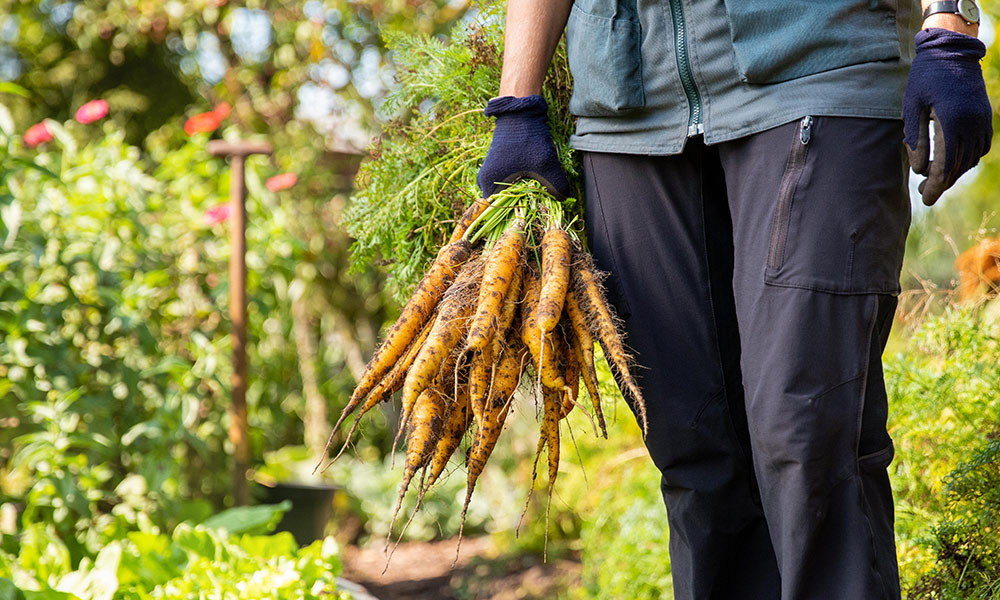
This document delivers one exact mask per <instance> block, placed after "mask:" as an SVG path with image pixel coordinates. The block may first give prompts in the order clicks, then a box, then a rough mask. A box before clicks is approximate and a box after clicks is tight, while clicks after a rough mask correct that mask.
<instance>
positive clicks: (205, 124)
mask: <svg viewBox="0 0 1000 600" xmlns="http://www.w3.org/2000/svg"><path fill="white" fill-rule="evenodd" d="M221 124H222V119H220V118H219V116H218V115H216V114H215V113H214V112H203V113H198V114H196V115H194V116H193V117H191V118H189V119H188V120H187V121H184V133H186V134H188V135H194V134H196V133H207V132H211V131H215V130H216V129H218V128H219V125H221Z"/></svg>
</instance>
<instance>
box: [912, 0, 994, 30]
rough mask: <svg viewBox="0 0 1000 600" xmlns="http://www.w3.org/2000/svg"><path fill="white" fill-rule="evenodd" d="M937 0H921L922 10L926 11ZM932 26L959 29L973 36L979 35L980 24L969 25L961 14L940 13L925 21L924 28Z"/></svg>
mask: <svg viewBox="0 0 1000 600" xmlns="http://www.w3.org/2000/svg"><path fill="white" fill-rule="evenodd" d="M935 1H936V0H920V10H921V11H925V10H927V7H928V6H930V5H931V4H932V3H934V2H935ZM931 27H939V28H941V29H948V30H950V31H957V32H958V33H964V34H965V35H971V36H972V37H979V25H978V24H977V23H973V24H972V25H969V24H968V23H966V22H965V19H963V18H962V17H960V16H959V15H950V14H943V13H938V14H936V15H931V16H930V17H928V18H927V20H926V21H924V25H923V27H922V29H930V28H931Z"/></svg>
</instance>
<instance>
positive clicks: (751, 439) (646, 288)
mask: <svg viewBox="0 0 1000 600" xmlns="http://www.w3.org/2000/svg"><path fill="white" fill-rule="evenodd" d="M902 137H903V134H902V124H901V122H899V121H891V120H878V119H851V118H831V117H820V118H816V119H813V121H812V124H811V127H810V128H808V130H807V131H803V125H802V123H801V122H795V123H789V124H787V125H784V126H781V127H777V128H774V129H771V130H768V131H765V132H762V133H759V134H756V135H753V136H749V137H746V138H743V139H739V140H736V141H732V142H726V143H722V144H718V145H714V146H708V147H706V146H705V145H704V144H703V143H701V141H700V138H699V139H697V140H691V141H690V143H689V144H688V147H687V149H686V150H685V151H684V153H683V154H682V155H678V156H669V157H658V156H633V155H622V154H600V153H586V154H585V155H584V174H585V181H586V202H587V228H588V230H587V236H588V240H589V243H590V247H591V250H592V252H593V254H594V257H595V259H596V261H597V263H598V266H599V267H601V268H602V269H603V270H605V271H608V272H610V273H611V275H610V277H609V278H608V282H607V284H606V287H607V289H608V294H609V297H610V300H611V301H612V303H613V304H614V305H615V307H616V308H617V310H618V314H619V315H620V316H621V317H622V318H623V319H624V321H625V324H626V332H627V341H628V343H629V345H630V347H631V348H632V349H633V350H634V351H635V353H636V358H637V362H638V363H639V364H640V365H641V367H642V368H640V369H638V372H639V375H640V378H641V382H640V383H641V385H642V389H643V393H644V395H645V399H646V410H647V414H648V419H649V435H648V437H647V439H646V445H647V447H648V449H649V452H650V455H651V457H652V459H653V461H654V462H655V463H656V466H657V467H658V468H659V469H660V471H661V473H662V475H663V477H662V491H663V497H664V501H665V502H666V505H667V514H668V520H669V524H670V556H671V565H672V569H673V577H674V589H675V594H676V597H677V599H678V600H688V599H695V598H697V599H735V600H772V599H778V598H781V599H783V600H801V599H837V600H867V599H879V600H883V599H887V600H894V599H896V598H899V581H898V574H897V568H896V555H895V545H894V540H893V504H892V495H891V491H890V489H889V479H888V474H887V467H888V465H889V462H890V461H891V459H892V455H893V449H892V442H891V440H890V439H889V435H888V433H887V432H886V418H887V412H888V411H887V400H886V393H885V386H884V383H883V377H882V368H881V354H882V350H883V348H884V345H885V342H886V339H887V336H888V334H889V327H890V325H891V322H892V315H893V311H894V309H895V306H896V299H895V298H896V294H897V293H898V285H899V271H900V268H901V263H902V257H903V246H904V242H905V237H906V231H907V228H908V226H909V220H910V206H909V198H908V193H907V188H906V177H907V165H906V159H905V155H904V153H903V147H902V143H901V141H902Z"/></svg>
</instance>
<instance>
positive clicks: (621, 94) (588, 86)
mask: <svg viewBox="0 0 1000 600" xmlns="http://www.w3.org/2000/svg"><path fill="white" fill-rule="evenodd" d="M592 4H595V8H596V5H597V3H593V2H592ZM592 10H593V9H592ZM608 12H612V13H615V14H613V15H612V16H602V15H599V14H594V13H592V12H587V11H585V10H584V9H583V8H581V7H580V6H579V5H578V3H577V2H574V3H573V8H572V10H571V11H570V15H569V22H568V23H567V25H566V52H567V54H568V56H569V70H570V73H572V75H573V96H572V97H571V98H570V101H569V111H570V113H572V114H574V115H576V116H580V117H606V116H614V115H618V114H621V113H623V112H626V111H630V110H634V109H637V108H642V107H643V106H645V103H646V99H645V94H644V92H643V85H642V53H641V44H642V31H641V27H640V25H639V21H638V17H637V16H636V14H635V11H634V6H632V7H631V10H614V9H613V8H612V9H611V10H609V11H608Z"/></svg>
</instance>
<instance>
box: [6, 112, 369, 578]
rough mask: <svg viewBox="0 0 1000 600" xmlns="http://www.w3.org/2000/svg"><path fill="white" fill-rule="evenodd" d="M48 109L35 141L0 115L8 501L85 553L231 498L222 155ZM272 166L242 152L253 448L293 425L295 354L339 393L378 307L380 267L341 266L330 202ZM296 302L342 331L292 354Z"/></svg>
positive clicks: (318, 335)
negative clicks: (276, 183) (271, 183)
mask: <svg viewBox="0 0 1000 600" xmlns="http://www.w3.org/2000/svg"><path fill="white" fill-rule="evenodd" d="M47 126H48V127H49V129H50V130H51V131H53V133H54V135H55V137H56V139H55V140H53V141H51V142H49V143H47V144H46V145H45V146H44V147H42V148H40V149H39V150H38V151H29V150H26V149H24V148H23V147H22V140H21V138H20V137H19V136H17V135H12V134H11V132H10V131H6V130H4V131H3V132H2V133H0V146H2V150H3V152H2V154H0V217H2V219H0V331H2V332H3V335H2V336H0V414H2V415H3V427H0V504H2V503H4V502H15V503H17V505H19V506H20V509H21V515H20V519H19V520H20V525H21V526H22V527H28V526H30V525H31V524H33V523H46V524H49V525H51V526H52V528H53V530H54V531H55V532H56V534H57V535H58V537H59V538H60V539H61V540H63V542H64V545H65V547H66V548H67V549H68V551H69V552H70V557H71V562H72V563H73V564H77V563H79V562H80V561H81V560H83V559H84V558H88V557H89V558H93V557H94V556H95V555H96V554H97V552H99V551H100V549H101V548H103V547H104V546H105V545H106V543H107V542H108V541H109V540H113V539H118V538H119V537H120V535H121V532H123V531H127V530H128V531H130V530H135V529H138V530H140V531H147V532H152V531H157V530H161V531H162V530H166V531H169V530H171V529H172V528H173V527H174V526H175V525H176V524H178V523H179V522H181V521H184V520H186V519H195V520H198V519H201V518H204V517H205V516H206V515H208V514H210V513H211V512H212V510H213V507H220V506H222V505H224V504H225V503H226V502H227V499H226V494H227V493H228V492H229V490H230V489H231V480H230V477H231V475H230V468H229V464H228V462H229V461H228V459H227V454H228V450H229V441H228V436H227V427H226V422H227V420H228V416H227V414H226V406H227V403H228V398H229V392H228V389H229V379H230V375H231V370H230V369H231V368H230V366H229V365H230V361H229V351H230V341H229V331H228V318H227V317H226V316H225V315H226V312H227V309H228V289H227V287H226V285H225V283H226V275H225V273H226V272H227V261H228V258H229V244H228V240H227V239H226V230H227V229H226V227H225V225H221V224H219V225H210V224H208V223H206V222H205V211H206V210H207V209H209V208H211V207H213V206H216V205H218V204H219V203H220V202H222V201H225V199H226V197H227V195H228V177H227V175H228V173H227V172H226V171H225V170H224V164H223V163H222V161H220V160H218V159H214V158H212V157H210V156H209V155H208V154H207V153H206V151H205V149H204V145H205V142H206V141H207V136H206V135H204V134H200V135H198V136H195V137H193V138H190V137H187V136H184V135H179V134H176V133H170V132H167V131H164V132H161V133H160V134H159V135H158V136H156V137H155V139H154V140H153V141H152V142H151V144H150V148H151V150H152V151H151V152H150V153H149V154H148V155H146V156H143V154H142V152H141V150H140V149H139V148H137V147H135V146H131V145H129V144H128V143H126V142H125V139H124V134H123V133H122V132H121V131H118V130H117V129H115V128H114V126H113V123H111V122H105V123H104V127H103V130H101V129H100V128H99V126H98V125H92V126H89V127H84V126H81V125H79V124H77V123H75V122H70V123H67V124H59V123H57V122H55V121H47ZM169 129H170V131H171V132H177V131H178V130H179V123H174V124H173V125H172V126H171V127H170V128H169ZM269 171H271V167H269V166H267V165H266V164H262V163H261V162H260V161H258V160H251V161H250V162H249V163H248V169H247V181H248V187H249V190H250V196H249V199H248V214H249V225H248V229H247V240H248V255H247V261H248V265H249V271H250V273H249V277H248V294H249V300H250V307H249V330H250V339H251V344H250V347H249V351H250V364H251V365H252V373H253V376H252V377H251V380H250V387H249V390H248V395H247V398H248V403H249V408H250V421H251V424H252V426H253V427H254V429H253V430H252V434H251V448H252V452H253V455H254V456H255V457H257V458H258V459H259V457H260V456H261V454H263V452H265V451H267V450H271V449H274V448H277V447H280V446H281V445H284V444H287V443H301V442H302V440H303V421H304V420H305V414H306V411H305V399H304V393H303V392H302V389H303V383H302V370H301V365H302V363H303V362H304V361H305V360H311V361H313V363H314V365H315V367H316V371H317V380H318V381H317V386H318V390H317V392H318V394H319V395H320V401H321V402H323V396H329V397H333V398H344V397H346V396H347V395H348V393H349V391H350V389H351V388H353V385H354V380H353V377H352V376H351V374H350V371H349V370H348V369H347V368H346V365H347V362H348V360H349V359H350V356H349V353H350V352H351V351H352V350H351V349H352V348H354V351H355V352H356V353H359V354H360V353H361V352H363V351H362V350H361V349H360V348H358V347H357V345H358V344H359V343H360V342H358V341H357V340H358V339H359V338H360V339H364V338H366V337H367V338H368V339H369V340H370V342H366V344H374V336H375V331H377V329H378V328H379V326H380V325H381V323H382V319H383V318H384V313H383V312H382V311H383V309H384V303H383V302H382V297H381V296H380V295H379V294H378V293H377V291H376V292H368V290H370V289H372V288H373V287H374V284H375V282H376V281H377V278H375V277H373V276H370V275H364V276H354V277H351V278H349V279H350V280H349V281H348V278H347V277H346V271H347V264H346V256H347V254H346V249H347V245H346V242H345V241H343V238H342V237H339V239H340V240H341V241H340V242H339V243H337V242H336V240H332V241H329V242H328V241H327V238H325V236H324V235H323V233H322V231H323V227H329V228H330V229H331V230H332V229H333V228H334V227H333V223H332V221H333V219H334V218H335V215H334V214H333V213H332V206H331V205H330V204H327V203H326V202H315V201H312V202H307V201H306V200H305V199H303V198H299V199H298V200H296V201H293V199H292V197H290V196H294V192H282V193H281V194H274V193H271V192H269V191H268V190H267V189H266V188H265V186H264V183H263V180H264V178H265V177H266V175H267V174H268V173H269ZM307 227H308V228H309V230H308V233H305V232H304V230H305V229H306V228H307ZM329 289H333V290H335V292H333V293H329V294H328V293H326V290H329ZM341 299H342V302H341V303H340V304H339V305H338V306H337V307H336V308H332V309H330V310H328V311H325V310H324V308H325V307H327V306H328V303H329V302H338V301H341ZM297 301H298V302H300V303H301V305H303V306H304V309H303V310H302V311H299V312H294V311H293V310H292V306H293V303H294V302H297ZM321 311H323V312H321ZM344 315H350V316H351V317H353V320H352V321H351V322H344V321H345V319H346V317H345V316H344ZM297 319H298V320H299V323H300V325H302V327H300V328H299V329H300V330H304V331H305V335H306V336H307V337H309V336H312V337H313V338H314V341H313V346H314V347H315V345H317V344H316V341H315V340H318V339H324V338H326V339H330V340H337V339H342V340H343V341H342V342H341V343H338V344H325V345H324V347H323V350H322V352H319V351H315V354H312V355H303V349H302V347H301V346H299V345H297V344H296V343H293V341H292V340H293V339H296V336H295V335H293V331H296V320H297ZM358 331H360V332H365V331H367V332H368V333H367V334H364V333H362V334H360V335H359V334H357V333H356V332H358ZM321 408H325V404H324V405H323V406H322V407H321ZM314 421H315V419H314ZM319 426H320V427H322V428H325V427H326V426H327V425H326V423H325V420H322V421H321V422H320V423H319ZM373 437H374V438H376V439H377V437H378V436H377V432H375V435H373ZM320 443H321V442H320Z"/></svg>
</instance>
